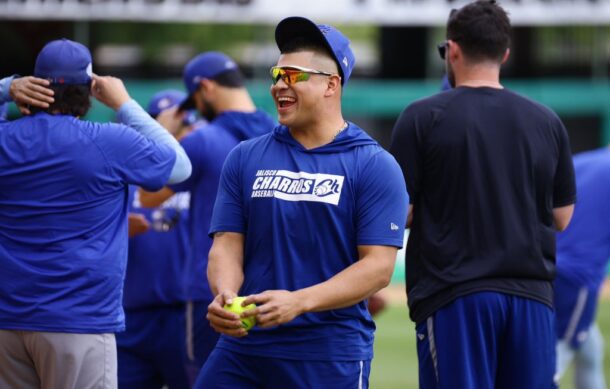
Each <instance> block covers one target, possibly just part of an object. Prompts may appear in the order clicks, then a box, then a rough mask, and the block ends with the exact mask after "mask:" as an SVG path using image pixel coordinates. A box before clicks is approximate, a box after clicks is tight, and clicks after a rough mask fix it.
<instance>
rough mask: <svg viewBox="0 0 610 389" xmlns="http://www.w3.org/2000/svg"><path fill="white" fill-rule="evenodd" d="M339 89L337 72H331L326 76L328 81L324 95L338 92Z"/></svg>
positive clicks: (339, 79) (339, 82)
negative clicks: (330, 74) (331, 73)
mask: <svg viewBox="0 0 610 389" xmlns="http://www.w3.org/2000/svg"><path fill="white" fill-rule="evenodd" d="M340 90H341V77H340V76H339V75H338V74H333V75H332V76H329V77H328V83H327V84H326V91H325V92H324V96H325V97H329V96H332V95H334V94H335V93H339V91H340Z"/></svg>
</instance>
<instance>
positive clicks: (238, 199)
mask: <svg viewBox="0 0 610 389" xmlns="http://www.w3.org/2000/svg"><path fill="white" fill-rule="evenodd" d="M408 203H409V199H408V195H407V191H406V187H405V183H404V179H403V176H402V172H401V170H400V168H399V166H398V164H397V163H396V161H395V160H394V158H393V157H392V156H391V155H390V154H389V153H387V152H386V151H385V150H383V149H382V148H381V146H379V144H377V142H375V141H374V140H373V139H371V138H370V137H369V136H368V135H367V134H366V133H365V132H364V131H363V130H362V129H360V128H359V127H357V126H356V125H354V124H349V126H348V127H347V129H346V130H344V131H343V132H341V133H340V134H339V135H338V136H337V138H336V139H335V140H334V141H332V142H331V143H329V144H327V145H324V146H321V147H317V148H314V149H309V150H308V149H305V148H304V147H303V146H302V145H301V144H300V143H298V142H297V141H296V140H295V139H294V138H293V137H292V135H291V134H290V132H289V131H288V129H287V128H286V127H284V126H279V127H277V128H275V130H274V131H273V133H272V134H269V135H265V136H262V137H259V138H257V139H254V140H250V141H246V142H243V143H242V144H240V145H239V146H238V147H236V148H235V149H234V150H233V151H232V152H231V154H229V156H228V157H227V161H226V163H225V166H224V168H223V173H222V176H221V181H220V187H219V190H218V196H217V198H216V205H215V207H214V214H213V217H212V222H211V227H210V233H211V234H213V233H215V232H221V231H225V232H238V233H242V234H244V235H245V237H246V242H245V258H244V276H245V278H244V283H243V285H242V287H241V290H240V291H239V294H240V295H243V296H247V295H250V294H254V293H260V292H263V291H265V290H273V289H284V290H290V291H294V290H298V289H302V288H306V287H309V286H312V285H315V284H318V283H321V282H323V281H326V280H328V279H329V278H331V277H333V276H334V275H336V274H337V273H339V272H341V271H342V270H344V269H345V268H347V267H349V266H350V265H352V264H354V263H355V262H356V261H358V259H359V257H358V246H360V245H385V246H396V247H401V246H402V243H403V232H404V226H405V221H406V218H407V205H408ZM374 330H375V324H374V323H373V321H372V320H371V317H370V315H369V313H368V311H367V307H366V303H365V302H360V303H358V304H355V305H352V306H350V307H346V308H342V309H335V310H329V311H324V312H316V313H307V314H304V315H301V316H299V317H297V318H295V319H294V320H293V321H291V322H289V323H286V324H284V325H281V326H278V327H275V328H271V329H261V328H258V327H254V328H253V329H252V330H250V331H249V335H248V336H246V337H244V338H239V339H237V338H231V337H227V336H222V337H221V339H220V341H219V343H218V347H221V348H225V349H229V350H232V351H234V352H239V353H243V354H249V355H260V356H265V357H273V358H284V359H301V360H327V361H328V360H334V361H359V360H370V359H371V358H372V356H373V333H374Z"/></svg>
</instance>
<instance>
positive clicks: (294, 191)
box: [252, 170, 345, 205]
mask: <svg viewBox="0 0 610 389" xmlns="http://www.w3.org/2000/svg"><path fill="white" fill-rule="evenodd" d="M344 179H345V177H343V176H338V175H334V174H322V173H305V172H291V171H288V170H258V171H257V172H256V179H255V180H254V183H253V184H252V197H253V198H254V197H275V198H277V199H282V200H286V201H313V202H318V203H327V204H333V205H339V199H340V197H341V189H342V188H343V180H344Z"/></svg>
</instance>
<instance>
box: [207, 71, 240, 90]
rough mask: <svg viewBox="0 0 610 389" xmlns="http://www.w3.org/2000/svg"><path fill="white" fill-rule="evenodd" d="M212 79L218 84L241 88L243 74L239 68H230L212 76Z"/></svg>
mask: <svg viewBox="0 0 610 389" xmlns="http://www.w3.org/2000/svg"><path fill="white" fill-rule="evenodd" d="M212 80H214V81H216V82H217V83H218V85H220V86H224V87H226V88H243V87H244V85H245V79H244V74H243V73H242V72H241V71H240V70H239V69H231V70H227V71H226V72H222V73H220V74H218V75H216V76H214V77H212Z"/></svg>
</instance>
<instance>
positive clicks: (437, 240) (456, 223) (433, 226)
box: [391, 87, 576, 323]
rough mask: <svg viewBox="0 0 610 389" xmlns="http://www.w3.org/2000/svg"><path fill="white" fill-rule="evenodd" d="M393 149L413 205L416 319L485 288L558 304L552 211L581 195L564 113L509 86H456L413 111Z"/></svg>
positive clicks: (410, 275)
mask: <svg viewBox="0 0 610 389" xmlns="http://www.w3.org/2000/svg"><path fill="white" fill-rule="evenodd" d="M391 152H392V154H393V155H394V157H395V158H396V160H397V161H398V163H399V164H400V166H401V168H402V170H403V173H404V176H405V180H406V183H407V189H408V191H409V197H410V199H411V200H410V201H411V203H412V204H413V221H412V225H411V233H410V236H409V241H408V243H407V252H406V274H407V295H408V301H409V307H410V315H411V319H413V320H414V321H415V322H416V323H419V322H421V321H423V320H425V319H426V318H427V317H428V316H430V315H431V314H432V313H434V312H435V311H436V310H438V309H439V308H441V307H442V306H444V305H446V304H448V303H450V302H451V301H453V300H454V299H456V298H457V297H460V296H463V295H466V294H469V293H473V292H478V291H498V292H503V293H509V294H514V295H519V296H523V297H527V298H532V299H535V300H538V301H540V302H543V303H545V304H548V305H550V306H552V303H553V300H552V296H553V291H552V285H551V281H552V280H553V278H554V277H555V228H554V224H553V208H555V207H561V206H565V205H569V204H572V203H574V202H575V200H576V187H575V182H574V168H573V165H572V158H571V153H570V145H569V141H568V136H567V132H566V130H565V127H564V126H563V124H562V123H561V121H560V120H559V118H558V117H557V115H555V114H554V113H553V112H552V111H551V110H549V109H548V108H546V107H544V106H542V105H540V104H538V103H535V102H533V101H531V100H528V99H526V98H524V97H522V96H519V95H517V94H515V93H513V92H511V91H508V90H506V89H494V88H486V87H484V88H469V87H458V88H456V89H454V90H451V91H448V92H444V93H440V94H437V95H435V96H432V97H430V98H427V99H423V100H420V101H417V102H415V103H413V104H411V105H410V106H409V107H407V109H406V110H405V111H404V112H403V113H402V114H401V116H400V117H399V118H398V121H397V122H396V125H395V127H394V132H393V135H392V146H391Z"/></svg>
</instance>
